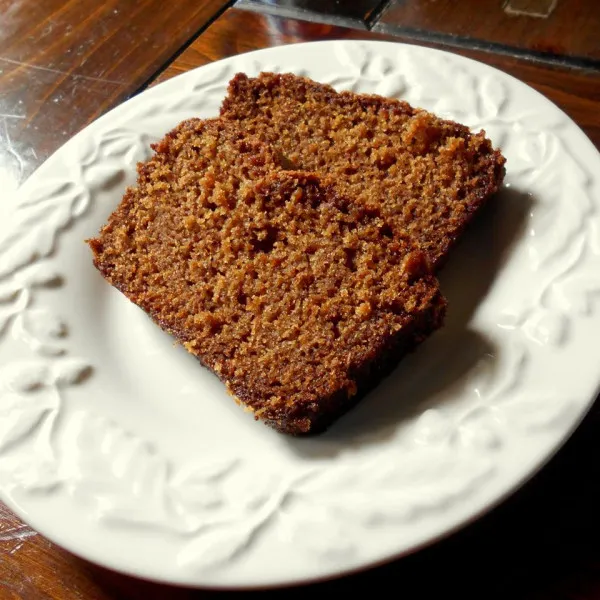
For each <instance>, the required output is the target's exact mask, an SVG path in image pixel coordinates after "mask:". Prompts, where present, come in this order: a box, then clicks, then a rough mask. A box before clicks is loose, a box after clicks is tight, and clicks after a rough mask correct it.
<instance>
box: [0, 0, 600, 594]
mask: <svg viewBox="0 0 600 600" xmlns="http://www.w3.org/2000/svg"><path fill="white" fill-rule="evenodd" d="M232 4H233V3H232V2H226V1H225V0H204V1H199V0H196V1H194V2H192V1H191V0H179V1H178V2H173V3H167V2H162V1H160V0H143V1H136V0H104V1H103V2H95V1H94V0H78V1H74V0H45V1H44V2H34V1H33V0H20V1H19V0H0V14H1V15H2V20H1V21H0V181H1V183H2V185H3V191H4V197H3V199H2V200H3V201H8V200H7V199H8V198H10V194H9V192H10V191H11V190H14V189H16V188H17V187H18V186H19V185H20V184H21V183H22V182H23V181H24V180H25V178H27V177H28V176H29V175H30V174H31V173H32V172H33V171H34V170H35V168H36V167H38V166H39V165H40V164H41V163H42V162H43V161H44V160H45V159H46V158H47V157H48V156H49V155H50V154H51V153H52V152H54V151H55V150H56V149H58V148H59V147H60V146H61V145H62V144H63V143H64V142H65V141H66V140H67V139H69V138H70V137H71V136H72V135H74V134H75V133H76V132H77V131H79V130H80V129H82V128H83V127H85V126H86V125H87V124H88V123H89V122H90V121H92V120H93V119H94V118H96V117H97V116H99V115H100V114H102V113H104V112H105V111H107V110H108V109H110V108H111V107H113V106H115V105H117V104H118V103H120V102H122V101H123V100H124V99H126V98H128V97H130V96H132V95H134V94H136V93H138V92H139V91H140V90H143V89H144V88H146V87H147V86H150V85H153V84H155V83H157V82H160V81H163V80H165V79H167V78H169V77H172V76H174V75H176V74H178V73H181V72H184V71H187V70H188V69H191V68H194V67H197V66H199V65H203V64H207V63H209V62H211V61H214V60H218V59H220V58H224V57H227V56H232V55H235V54H238V53H240V52H245V51H248V50H254V49H258V48H265V47H269V46H275V45H279V44H285V43H292V42H301V41H310V40H321V39H388V40H397V41H403V42H408V43H420V44H424V45H429V46H436V47H441V48H444V49H449V50H451V51H455V52H457V53H459V54H463V55H466V56H469V57H471V58H475V59H477V60H480V61H482V62H485V63H488V64H490V65H493V66H495V67H498V68H500V69H502V70H504V71H506V72H508V73H510V74H512V75H514V76H516V77H518V78H520V79H522V80H523V81H525V82H527V83H528V84H530V85H531V86H533V87H535V88H536V89H538V90H539V91H541V92H542V93H543V94H545V95H546V96H548V97H549V98H550V99H551V100H553V101H554V102H555V103H556V104H558V105H559V106H560V107H561V108H562V109H563V110H565V111H566V112H567V113H568V114H569V115H570V116H571V117H572V118H573V119H574V120H575V121H576V122H577V123H578V124H579V125H580V126H581V127H582V128H583V129H584V131H585V132H586V133H587V134H588V135H589V137H590V138H591V139H592V141H593V142H594V143H595V144H596V146H597V147H598V148H600V37H599V34H598V24H599V23H600V6H599V5H598V4H597V3H596V2H595V1H594V0H588V1H587V2H586V1H583V0H580V1H579V2H567V1H566V0H558V2H554V0H509V1H507V2H504V3H503V2H500V1H498V2H492V1H491V0H490V1H486V2H484V3H479V2H475V1H474V0H471V1H468V2H465V3H464V4H463V3H461V7H462V9H461V10H458V9H456V8H455V9H453V10H451V9H452V6H451V5H453V6H454V7H456V6H457V3H453V2H451V1H450V0H437V2H432V1H431V0H422V1H418V0H414V1H412V2H411V1H410V0H406V1H402V2H400V1H399V0H392V1H389V2H385V1H384V2H381V1H379V0H361V1H360V2H356V3H339V2H336V1H335V0H331V1H330V2H321V1H318V2H317V1H311V0H303V1H301V0H287V1H284V0H279V1H278V0H241V2H240V3H238V4H237V5H235V6H231V5H232ZM482 4H484V5H485V6H484V7H482ZM436 5H437V8H436ZM569 6H570V8H569ZM247 9H251V10H247ZM478 11H479V12H478ZM481 11H483V13H485V15H487V16H486V18H483V17H482V16H481V14H482V13H481ZM340 24H345V25H350V27H349V28H343V27H340ZM599 425H600V407H599V406H598V404H597V405H596V406H595V407H594V408H593V409H592V411H591V412H590V414H589V416H588V417H587V418H586V420H585V421H584V423H583V424H582V425H581V427H580V428H579V429H578V431H577V432H576V433H575V435H574V436H573V437H572V438H571V440H570V441H569V442H568V443H567V445H566V446H565V447H564V448H563V449H562V450H561V451H560V452H559V454H558V455H557V456H556V457H555V458H554V459H553V460H552V461H551V463H550V464H549V465H548V466H547V467H546V468H545V469H544V470H543V471H542V472H541V473H539V474H538V475H537V476H536V477H535V478H534V479H533V480H532V481H531V482H530V483H528V484H527V485H526V486H525V487H524V488H523V489H521V490H520V491H519V492H518V493H517V494H516V495H514V496H513V497H512V498H510V499H509V500H508V501H506V502H505V503H503V504H502V505H501V506H500V507H498V508H497V509H496V510H494V511H493V512H492V513H490V514H488V515H487V516H485V517H484V518H482V519H480V520H479V521H478V522H476V523H475V524H473V525H471V526H469V527H467V528H465V529H463V530H462V531H460V532H459V533H457V534H455V535H454V536H452V537H450V538H448V539H446V540H444V541H442V542H441V543H438V544H436V545H434V546H432V547H430V548H427V549H425V550H423V551H421V552H418V553H416V554H414V555H411V556H408V557H406V558H404V559H402V560H399V561H396V562H393V563H391V564H388V565H386V566H383V567H380V568H377V569H373V570H370V571H366V572H364V573H361V574H358V575H354V576H351V577H345V578H342V579H339V580H335V581H331V582H328V583H322V584H318V585H314V586H310V587H308V588H306V587H304V588H296V589H292V590H289V591H287V592H286V593H288V594H292V595H293V594H304V593H307V592H308V593H314V592H325V593H327V594H348V593H350V592H353V591H358V592H359V593H360V592H365V593H370V594H381V593H387V594H389V593H390V589H391V590H393V592H396V593H397V594H398V595H401V596H403V597H405V598H416V597H419V598H430V597H431V598H437V597H447V596H451V595H457V596H459V597H461V598H503V599H504V598H527V599H531V600H533V599H537V598H556V599H558V598H569V599H582V600H584V599H585V600H592V599H595V598H600V518H599V517H598V507H599V506H600V439H599V436H597V435H596V432H597V431H598V426H599ZM393 592H392V593H393ZM214 593H215V592H208V591H198V590H187V589H181V588H174V587H170V586H164V585H157V584H153V583H149V582H144V581H140V580H137V579H134V578H130V577H126V576H123V575H119V574H116V573H113V572H111V571H108V570H106V569H103V568H101V567H97V566H94V565H92V564H90V563H88V562H86V561H84V560H81V559H79V558H77V557H75V556H73V555H71V554H70V553H68V552H66V551H64V550H62V549H61V548H58V547H57V546H55V545H54V544H52V543H51V542H49V541H48V540H46V539H45V538H43V537H42V536H40V535H38V534H37V533H36V532H34V531H32V530H31V529H30V528H29V527H28V526H27V525H25V524H23V523H22V522H21V521H20V520H19V519H18V518H17V517H16V516H15V515H13V514H12V513H11V512H10V511H9V510H8V509H7V508H6V507H3V506H2V505H1V504H0V600H4V599H7V600H8V599H19V600H22V599H25V600H38V599H48V598H52V599H55V600H75V599H78V600H81V599H91V600H108V599H111V600H114V599H119V600H121V599H122V600H132V599H138V598H139V599H141V598H143V599H149V600H151V599H156V598H173V599H176V600H177V599H183V598H197V597H203V596H208V595H210V594H214ZM270 593H277V592H270Z"/></svg>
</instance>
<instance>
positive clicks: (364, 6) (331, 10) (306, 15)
mask: <svg viewBox="0 0 600 600" xmlns="http://www.w3.org/2000/svg"><path fill="white" fill-rule="evenodd" d="M386 4H387V1H386V0H352V2H340V0H238V1H237V2H236V5H235V7H236V8H244V9H247V10H255V11H257V12H261V13H263V14H271V15H275V16H279V17H289V18H296V19H302V20H306V21H314V22H317V23H329V24H331V25H341V26H345V27H355V28H357V29H368V28H369V26H370V25H371V21H372V20H373V19H375V18H376V17H377V15H378V10H379V9H380V8H383V6H384V5H386Z"/></svg>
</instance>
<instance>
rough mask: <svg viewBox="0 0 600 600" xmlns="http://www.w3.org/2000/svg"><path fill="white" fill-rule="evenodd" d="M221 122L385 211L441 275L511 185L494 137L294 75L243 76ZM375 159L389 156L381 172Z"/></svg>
mask: <svg viewBox="0 0 600 600" xmlns="http://www.w3.org/2000/svg"><path fill="white" fill-rule="evenodd" d="M221 116H222V117H223V118H227V119H231V120H234V121H238V122H240V123H241V124H242V125H243V127H244V129H245V130H246V131H248V132H249V133H251V134H253V135H256V136H257V137H259V138H260V139H261V140H263V141H265V142H267V143H269V144H272V145H273V146H274V147H275V148H276V149H277V150H279V151H280V152H281V153H282V155H284V156H285V157H286V158H287V159H288V160H291V161H292V163H294V164H295V165H296V168H302V169H306V170H311V171H315V172H317V173H320V174H328V175H331V176H333V177H334V179H335V181H336V182H337V183H338V185H339V186H340V188H341V189H342V190H344V192H345V193H347V194H349V195H350V196H351V197H358V198H359V199H360V200H361V201H365V202H367V203H371V202H375V203H379V204H380V205H381V206H382V207H383V209H384V212H385V215H386V216H387V217H389V218H391V219H392V220H393V221H395V222H396V223H397V224H398V225H399V226H401V227H404V228H405V230H406V231H407V232H409V233H410V235H411V236H412V237H413V239H414V240H415V241H416V242H417V243H418V244H419V246H420V248H421V249H422V250H424V251H426V252H427V253H428V255H429V258H430V260H431V262H432V264H433V265H434V267H435V268H439V267H440V266H441V265H442V264H443V263H444V261H445V260H446V258H447V256H448V253H449V252H450V250H451V248H452V247H453V246H454V245H455V243H456V242H457V241H458V239H459V238H460V237H461V235H462V233H463V232H464V230H465V228H466V227H467V225H468V224H469V223H470V222H471V220H472V219H473V217H474V216H475V214H476V213H477V212H478V211H479V209H480V208H481V207H482V206H483V205H484V204H485V203H486V201H487V200H488V198H489V197H490V196H491V195H492V194H494V193H495V192H496V191H497V190H498V188H499V186H500V185H501V184H502V181H503V179H504V175H505V168H504V163H505V159H504V157H503V156H502V155H501V154H500V152H499V151H498V150H495V149H494V148H493V147H492V145H491V143H490V141H489V140H488V139H486V137H485V132H480V133H477V134H475V133H471V132H470V131H469V129H468V128H467V127H465V126H463V125H460V124H458V123H454V122H452V121H448V120H443V119H439V118H438V117H436V116H435V115H432V114H430V113H428V112H425V111H422V110H419V109H415V108H413V107H412V106H410V105H409V104H407V103H406V102H402V101H398V100H393V99H388V98H382V97H380V96H374V95H361V94H354V93H351V92H341V93H338V92H336V91H335V90H334V89H333V88H332V87H330V86H328V85H324V84H319V83H316V82H313V81H311V80H309V79H305V78H302V77H298V76H295V75H292V74H283V75H281V74H273V73H261V74H260V75H259V76H258V77H257V78H249V77H248V76H246V75H245V74H243V73H239V74H237V75H236V76H235V77H234V78H233V79H232V80H231V82H230V84H229V94H228V96H227V98H226V99H225V100H224V102H223V105H222V108H221ZM383 130H385V131H383ZM344 132H347V134H348V135H347V136H344ZM380 135H381V136H380ZM361 136H364V139H363V140H362V141H361V140H360V137H361ZM378 136H380V137H378ZM371 140H375V141H371ZM380 144H383V145H382V146H379V145H380ZM385 144H387V146H386V145H385ZM382 148H383V149H384V150H385V152H382ZM372 151H373V152H382V154H381V156H380V158H378V159H377V160H380V159H381V161H383V163H382V164H376V163H377V161H373V160H372V155H371V154H368V155H367V154H366V153H371V152H372ZM386 153H387V154H386ZM349 164H351V165H352V168H351V169H350V172H349V174H348V172H347V170H348V165H349ZM391 165H394V169H391V168H390V166H391ZM396 165H400V166H399V167H398V168H396ZM382 170H385V171H386V175H385V177H384V178H382V177H381V171H382ZM432 174H433V175H432ZM438 175H439V176H438ZM353 177H354V178H355V181H352V178H353Z"/></svg>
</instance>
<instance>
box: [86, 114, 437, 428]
mask: <svg viewBox="0 0 600 600" xmlns="http://www.w3.org/2000/svg"><path fill="white" fill-rule="evenodd" d="M259 133H260V132H259ZM154 150H155V152H154V155H153V156H152V158H150V160H148V161H147V162H145V163H141V164H140V165H139V166H138V182H137V185H136V186H133V187H131V188H129V189H128V190H127V192H126V194H125V196H124V198H123V200H122V202H121V204H120V206H119V207H118V208H117V210H116V211H115V212H114V213H113V214H112V215H111V217H110V218H109V220H108V223H107V225H106V226H105V227H104V228H103V229H102V230H101V232H100V234H99V235H98V237H97V238H95V239H92V240H89V244H90V246H91V248H92V251H93V254H94V263H95V265H96V267H97V268H98V269H99V270H100V272H101V273H102V274H103V276H104V277H105V278H106V279H107V280H108V281H109V282H110V283H111V284H112V285H114V286H115V287H117V288H118V289H119V290H121V291H122V292H123V293H124V294H125V295H126V296H127V297H128V298H129V299H130V300H131V301H132V302H134V303H135V304H137V305H138V306H139V307H140V308H141V309H143V310H144V311H145V312H146V313H147V314H148V315H150V316H151V317H152V319H154V321H156V323H158V324H159V325H160V326H161V327H162V328H163V329H164V330H166V331H168V332H170V333H171V334H172V335H174V336H175V337H176V338H177V339H178V340H179V341H181V342H182V343H183V344H184V346H185V347H186V348H187V350H188V351H190V352H191V353H192V354H194V355H195V356H196V357H198V359H199V360H200V361H201V362H202V363H203V364H204V365H206V366H207V367H208V368H210V369H211V370H212V371H213V372H215V373H216V374H217V375H218V376H219V377H220V378H221V379H222V380H223V381H224V382H225V384H226V386H227V388H228V390H229V391H230V392H231V394H232V395H234V397H235V398H236V399H237V400H238V401H239V402H241V403H242V404H243V405H244V406H245V407H247V408H249V409H250V410H252V412H253V413H254V415H255V416H256V418H259V419H261V420H263V421H265V422H266V423H267V424H269V425H271V426H272V427H275V428H276V429H278V430H279V431H282V432H285V433H292V434H304V433H309V432H316V431H320V430H322V429H323V428H324V427H326V426H327V425H328V424H330V423H331V421H332V420H334V419H335V418H337V417H338V416H339V415H340V414H341V413H343V412H344V411H345V410H347V409H348V408H349V407H350V406H352V404H354V403H355V402H356V400H357V399H358V398H360V396H361V395H362V394H364V393H365V392H366V391H367V390H368V389H370V388H371V387H372V386H373V385H376V384H377V383H378V382H379V380H380V379H381V377H382V376H383V375H385V374H386V373H387V372H388V371H389V370H390V369H391V368H393V366H395V364H396V363H397V361H398V359H399V358H400V357H401V356H402V355H403V354H404V353H405V352H407V351H409V350H411V349H412V348H414V347H415V345H416V344H418V343H419V342H420V341H422V340H423V339H424V338H425V337H427V336H428V335H429V334H430V333H431V332H432V331H433V330H435V329H436V328H438V327H439V326H440V325H441V323H442V320H443V316H444V312H445V301H444V299H443V297H442V296H441V294H440V291H439V289H438V284H437V281H436V279H435V277H434V276H433V275H432V274H431V272H430V266H429V261H428V258H427V255H426V254H425V253H424V252H423V251H422V250H420V249H419V248H418V247H415V245H414V244H413V242H412V240H411V239H410V238H409V237H407V235H406V233H405V232H404V231H403V230H402V229H400V228H398V227H397V223H394V222H391V221H390V220H389V219H387V217H386V216H385V214H383V213H382V210H381V208H380V207H379V206H378V205H377V204H376V203H373V204H372V205H368V204H367V203H364V202H355V201H354V200H353V199H352V197H348V196H346V195H345V194H343V193H342V191H341V189H340V186H339V185H337V184H336V182H334V181H333V180H332V179H331V178H328V177H326V176H317V175H315V174H312V173H308V172H305V171H289V170H287V171H286V170H283V169H282V168H281V165H280V159H279V157H278V155H277V152H276V151H272V150H271V148H270V146H269V145H267V144H264V143H262V142H261V141H259V140H258V139H256V138H254V137H253V136H252V135H249V134H248V132H247V131H246V129H245V127H239V126H238V125H237V124H236V123H232V122H227V121H224V120H221V121H220V120H217V119H213V120H206V121H202V120H199V119H192V120H189V121H186V122H184V123H182V124H181V125H180V126H178V127H177V128H176V129H174V130H173V131H172V132H170V133H169V134H168V135H167V136H166V137H165V138H164V139H163V140H162V141H161V142H159V143H158V144H156V145H155V146H154ZM347 189H348V190H351V189H353V188H352V186H349V187H348V188H347Z"/></svg>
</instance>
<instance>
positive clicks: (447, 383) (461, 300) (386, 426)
mask: <svg viewBox="0 0 600 600" xmlns="http://www.w3.org/2000/svg"><path fill="white" fill-rule="evenodd" d="M534 203H535V201H534V198H533V197H532V196H531V195H530V194H527V193H523V192H519V191H517V190H515V189H513V188H508V187H505V188H503V189H502V191H500V192H499V193H498V194H497V195H496V196H495V197H494V199H493V200H491V201H490V202H489V204H488V206H487V207H486V208H485V209H484V210H483V211H482V213H481V214H480V215H479V217H478V218H477V221H476V223H474V224H473V226H472V227H471V228H470V230H469V231H468V232H467V233H466V234H465V236H464V237H463V239H462V241H461V243H460V244H459V245H458V246H457V247H456V248H455V249H454V251H453V253H452V255H451V257H450V260H449V261H448V263H447V264H446V266H445V267H444V269H443V271H442V272H441V273H440V276H439V278H440V286H441V289H442V293H443V294H444V295H445V297H446V298H447V300H448V313H447V316H446V322H445V325H444V327H443V328H442V329H441V330H439V331H438V332H436V333H435V334H434V335H433V336H432V337H431V338H430V339H428V340H427V341H426V342H425V343H423V344H422V345H421V346H420V347H419V348H418V349H417V351H416V352H414V353H413V354H411V355H409V356H407V357H405V358H404V359H403V360H402V361H401V363H400V364H399V365H398V367H397V368H396V369H395V370H394V371H393V372H392V373H391V374H390V375H389V376H388V377H387V378H386V379H384V380H383V381H382V382H381V383H380V384H379V386H378V387H377V388H375V389H374V390H373V391H371V392H370V393H369V394H368V395H367V396H365V397H364V398H363V399H362V400H361V401H360V402H359V403H358V405H357V406H356V407H355V408H353V409H352V410H351V411H350V412H349V413H348V414H346V415H344V416H343V417H342V418H340V420H339V421H337V422H336V423H334V425H332V427H331V428H330V429H329V430H327V431H326V432H324V433H323V434H321V435H319V436H314V437H309V438H286V441H287V443H288V444H289V446H290V449H291V450H292V451H294V452H296V453H298V454H299V455H301V456H304V457H307V458H309V457H310V458H328V457H331V456H334V455H336V454H338V453H339V452H343V451H346V450H350V449H352V448H356V447H358V446H361V447H362V446H364V445H365V444H371V443H381V442H382V441H385V440H386V439H387V438H389V437H391V436H393V435H394V434H395V433H396V432H397V429H398V424H399V423H400V422H401V421H403V420H406V419H409V418H411V417H414V416H415V415H418V414H420V413H422V412H423V411H424V410H426V409H427V408H431V407H434V406H439V404H440V403H441V402H448V401H451V400H452V398H457V397H459V396H460V395H461V394H464V391H465V387H468V385H469V377H470V376H472V375H473V373H474V371H475V369H476V368H477V367H478V366H479V367H481V365H482V363H485V366H486V368H488V369H490V368H491V369H492V371H493V370H494V364H495V363H496V362H497V360H496V354H497V348H496V347H495V345H494V343H493V341H492V340H490V339H488V338H487V337H485V336H483V335H482V334H481V333H479V332H477V331H474V330H473V329H471V328H470V322H471V320H472V317H473V315H474V314H475V312H476V311H477V308H478V307H479V305H480V304H481V302H482V301H483V300H484V299H485V297H486V295H487V293H488V291H489V290H490V288H491V287H492V286H493V283H494V281H495V280H496V278H497V277H498V275H499V273H500V272H501V270H502V268H503V266H504V265H505V264H506V263H507V261H508V259H509V257H510V256H511V254H512V251H513V248H514V245H515V242H516V241H517V240H518V239H520V238H521V237H522V235H523V232H524V229H525V226H526V223H527V216H528V215H529V213H530V212H531V209H532V207H533V205H534Z"/></svg>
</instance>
